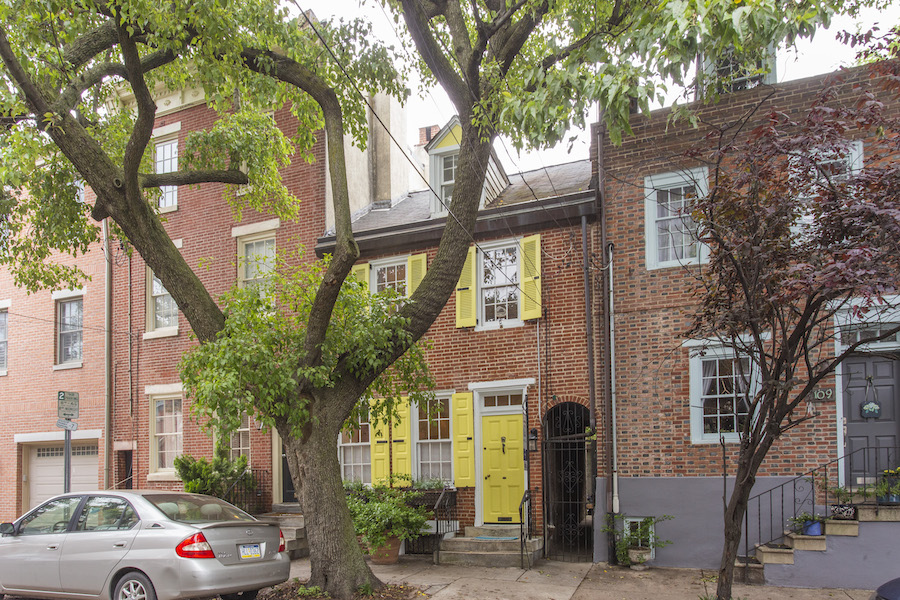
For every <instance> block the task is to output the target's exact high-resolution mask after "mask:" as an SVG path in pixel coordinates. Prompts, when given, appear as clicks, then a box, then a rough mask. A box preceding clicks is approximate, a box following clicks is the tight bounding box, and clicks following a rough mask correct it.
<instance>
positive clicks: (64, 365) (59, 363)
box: [54, 294, 84, 369]
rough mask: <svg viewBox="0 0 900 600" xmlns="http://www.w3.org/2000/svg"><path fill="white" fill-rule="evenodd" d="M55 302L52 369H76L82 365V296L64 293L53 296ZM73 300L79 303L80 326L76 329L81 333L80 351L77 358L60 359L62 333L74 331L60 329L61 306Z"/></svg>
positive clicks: (72, 331)
mask: <svg viewBox="0 0 900 600" xmlns="http://www.w3.org/2000/svg"><path fill="white" fill-rule="evenodd" d="M55 300H56V302H55V305H54V309H55V313H56V319H55V321H56V325H55V329H56V339H55V344H54V346H55V352H56V356H55V359H54V369H76V368H79V367H81V366H82V363H83V361H84V296H83V295H81V294H74V295H65V296H63V297H58V298H55ZM73 302H79V303H81V328H80V329H79V330H78V331H79V333H80V334H81V353H80V355H79V357H78V360H67V361H63V360H62V335H63V333H74V332H75V330H74V329H73V330H68V331H66V332H63V331H62V307H63V305H64V304H71V303H73Z"/></svg>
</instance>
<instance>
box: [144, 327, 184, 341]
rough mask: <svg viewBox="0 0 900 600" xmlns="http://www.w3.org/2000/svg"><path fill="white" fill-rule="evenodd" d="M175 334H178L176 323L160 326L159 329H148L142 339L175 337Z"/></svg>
mask: <svg viewBox="0 0 900 600" xmlns="http://www.w3.org/2000/svg"><path fill="white" fill-rule="evenodd" d="M176 335H178V326H177V325H176V326H175V327H161V328H160V329H154V330H153V331H148V332H147V333H145V334H144V335H143V339H145V340H155V339H157V338H166V337H175V336H176Z"/></svg>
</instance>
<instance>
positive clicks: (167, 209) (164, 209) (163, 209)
mask: <svg viewBox="0 0 900 600" xmlns="http://www.w3.org/2000/svg"><path fill="white" fill-rule="evenodd" d="M176 210H178V205H177V204H173V205H172V206H161V207H160V208H159V214H163V213H170V212H175V211H176Z"/></svg>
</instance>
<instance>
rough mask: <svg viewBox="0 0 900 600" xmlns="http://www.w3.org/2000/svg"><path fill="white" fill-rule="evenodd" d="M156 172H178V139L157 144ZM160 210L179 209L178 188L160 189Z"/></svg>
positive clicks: (168, 186) (167, 186) (170, 186)
mask: <svg viewBox="0 0 900 600" xmlns="http://www.w3.org/2000/svg"><path fill="white" fill-rule="evenodd" d="M155 149H156V155H155V157H156V158H155V165H156V172H157V173H158V174H159V173H174V172H176V171H178V139H177V138H176V139H172V140H165V141H160V142H156V148H155ZM159 192H160V196H159V210H160V211H161V212H168V211H172V210H175V209H177V208H178V187H177V186H174V185H164V186H161V187H160V188H159Z"/></svg>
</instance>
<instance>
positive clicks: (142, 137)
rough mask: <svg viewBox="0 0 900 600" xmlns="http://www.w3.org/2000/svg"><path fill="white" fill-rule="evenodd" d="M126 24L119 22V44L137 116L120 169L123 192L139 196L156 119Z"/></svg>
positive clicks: (139, 60) (154, 106) (151, 100)
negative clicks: (141, 170) (143, 164)
mask: <svg viewBox="0 0 900 600" xmlns="http://www.w3.org/2000/svg"><path fill="white" fill-rule="evenodd" d="M125 27H126V25H125V24H121V25H119V44H120V46H121V48H122V56H123V57H124V59H125V68H126V69H127V71H128V81H129V83H130V84H131V89H132V90H133V91H134V99H135V102H136V104H137V119H135V122H134V129H133V130H132V131H131V136H130V137H129V138H128V143H127V144H126V145H125V155H124V157H123V165H122V166H123V170H124V175H125V182H124V183H125V186H126V195H133V196H135V197H136V196H139V195H140V188H139V186H138V169H139V168H140V166H141V158H142V157H143V156H144V151H145V150H146V149H147V144H149V143H150V136H151V135H152V134H153V123H154V122H155V120H156V103H155V102H154V101H153V96H152V95H151V94H150V89H149V88H148V87H147V81H146V80H145V79H144V73H143V66H142V64H141V58H140V55H139V54H138V49H137V44H136V43H135V42H134V40H133V39H131V37H129V35H128V32H127V31H126V29H125Z"/></svg>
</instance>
